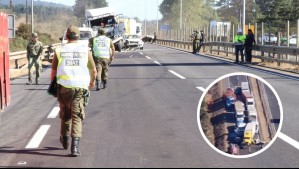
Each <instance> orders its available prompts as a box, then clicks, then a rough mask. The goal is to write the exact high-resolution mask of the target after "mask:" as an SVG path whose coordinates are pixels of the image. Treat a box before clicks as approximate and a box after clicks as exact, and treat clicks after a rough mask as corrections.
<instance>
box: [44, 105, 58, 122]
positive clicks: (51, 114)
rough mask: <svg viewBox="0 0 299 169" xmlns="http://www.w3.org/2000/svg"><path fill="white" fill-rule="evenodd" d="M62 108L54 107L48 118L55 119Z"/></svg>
mask: <svg viewBox="0 0 299 169" xmlns="http://www.w3.org/2000/svg"><path fill="white" fill-rule="evenodd" d="M59 111H60V108H59V107H54V108H53V110H52V111H51V113H50V114H49V115H48V117H47V118H48V119H55V118H56V117H57V115H58V114H59Z"/></svg>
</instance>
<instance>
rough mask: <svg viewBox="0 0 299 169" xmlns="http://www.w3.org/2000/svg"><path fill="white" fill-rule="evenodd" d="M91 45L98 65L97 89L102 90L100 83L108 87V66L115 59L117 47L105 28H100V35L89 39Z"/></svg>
mask: <svg viewBox="0 0 299 169" xmlns="http://www.w3.org/2000/svg"><path fill="white" fill-rule="evenodd" d="M89 46H90V47H91V50H92V56H93V59H94V62H95V64H96V67H97V72H98V75H97V78H96V90H97V91H99V90H100V84H101V82H102V83H103V88H104V89H105V88H106V87H107V80H108V68H109V65H110V64H111V62H112V61H113V59H114V54H115V48H114V45H113V42H112V40H111V39H110V38H108V37H106V35H105V31H104V29H101V28H100V29H99V30H98V36H96V37H94V38H91V39H90V40H89Z"/></svg>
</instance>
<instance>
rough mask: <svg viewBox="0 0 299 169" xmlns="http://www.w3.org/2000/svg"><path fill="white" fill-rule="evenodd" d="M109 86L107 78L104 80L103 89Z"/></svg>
mask: <svg viewBox="0 0 299 169" xmlns="http://www.w3.org/2000/svg"><path fill="white" fill-rule="evenodd" d="M106 88H107V80H103V89H106Z"/></svg>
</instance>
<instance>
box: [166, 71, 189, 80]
mask: <svg viewBox="0 0 299 169" xmlns="http://www.w3.org/2000/svg"><path fill="white" fill-rule="evenodd" d="M168 71H169V72H170V73H172V74H174V75H175V76H177V77H179V78H180V79H186V78H185V77H184V76H182V75H180V74H178V73H177V72H175V71H173V70H168Z"/></svg>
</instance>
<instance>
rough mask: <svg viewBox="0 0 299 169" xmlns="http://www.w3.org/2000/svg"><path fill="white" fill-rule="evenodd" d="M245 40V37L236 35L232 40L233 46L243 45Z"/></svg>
mask: <svg viewBox="0 0 299 169" xmlns="http://www.w3.org/2000/svg"><path fill="white" fill-rule="evenodd" d="M245 39H246V36H245V35H236V36H235V39H234V42H235V45H244V43H245Z"/></svg>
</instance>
